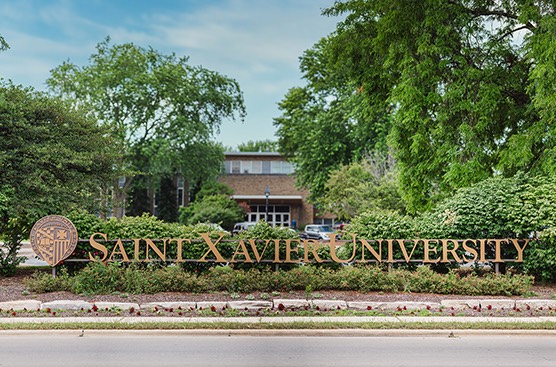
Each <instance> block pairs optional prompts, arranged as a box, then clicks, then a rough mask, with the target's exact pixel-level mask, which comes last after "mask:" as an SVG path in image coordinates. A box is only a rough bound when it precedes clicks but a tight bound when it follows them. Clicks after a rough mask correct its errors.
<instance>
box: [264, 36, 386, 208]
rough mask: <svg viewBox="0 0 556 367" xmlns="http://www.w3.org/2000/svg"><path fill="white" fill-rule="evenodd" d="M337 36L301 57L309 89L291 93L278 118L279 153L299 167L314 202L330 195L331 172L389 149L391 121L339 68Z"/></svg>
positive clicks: (298, 174)
mask: <svg viewBox="0 0 556 367" xmlns="http://www.w3.org/2000/svg"><path fill="white" fill-rule="evenodd" d="M332 41H334V39H333V38H323V39H322V40H321V41H320V42H319V43H317V44H316V45H315V46H314V47H313V48H312V49H311V50H308V51H306V52H305V53H304V55H303V57H302V58H301V66H300V68H301V70H302V72H303V75H304V78H305V79H306V80H307V85H306V86H305V87H295V88H292V89H290V90H289V91H288V93H287V94H286V96H285V98H284V100H282V101H281V102H280V103H279V109H280V110H281V112H282V115H281V116H280V117H278V118H275V119H274V125H275V126H276V127H277V132H276V135H277V136H278V138H279V139H278V145H279V151H280V152H281V153H282V154H284V155H285V156H286V157H287V158H288V159H289V160H290V161H291V162H292V163H294V165H295V171H296V180H297V183H298V184H299V185H300V186H302V187H307V188H309V190H310V192H311V198H312V199H313V201H318V199H319V198H320V197H322V195H323V194H324V193H325V185H326V182H327V181H328V177H329V174H330V172H331V171H332V170H334V169H337V168H338V167H340V165H346V164H349V163H350V162H354V161H358V160H360V159H361V158H363V157H364V156H365V155H366V154H368V153H369V152H373V151H376V152H386V151H387V148H386V133H387V131H388V128H387V126H388V121H387V120H386V119H385V116H386V114H385V113H384V111H382V110H380V109H377V108H374V107H373V108H369V106H371V104H369V103H366V102H365V101H366V99H367V95H366V94H365V93H362V90H361V89H360V84H359V83H358V81H356V80H352V79H351V78H350V75H348V74H346V70H347V68H345V67H338V63H337V60H336V57H337V56H336V55H335V52H336V50H335V43H334V42H332Z"/></svg>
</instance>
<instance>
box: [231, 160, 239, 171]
mask: <svg viewBox="0 0 556 367" xmlns="http://www.w3.org/2000/svg"><path fill="white" fill-rule="evenodd" d="M231 163H232V164H231V167H232V172H231V173H236V174H237V173H240V172H241V161H232V162H231Z"/></svg>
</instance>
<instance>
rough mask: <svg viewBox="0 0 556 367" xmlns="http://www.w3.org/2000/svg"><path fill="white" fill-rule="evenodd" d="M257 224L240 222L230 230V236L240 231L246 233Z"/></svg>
mask: <svg viewBox="0 0 556 367" xmlns="http://www.w3.org/2000/svg"><path fill="white" fill-rule="evenodd" d="M255 224H257V222H240V223H236V224H235V225H234V229H233V230H232V234H234V235H235V234H238V233H239V232H241V231H247V230H248V229H250V228H251V227H253V226H254V225H255Z"/></svg>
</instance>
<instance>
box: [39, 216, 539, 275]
mask: <svg viewBox="0 0 556 367" xmlns="http://www.w3.org/2000/svg"><path fill="white" fill-rule="evenodd" d="M200 236H201V239H188V238H164V239H148V238H135V239H129V240H122V239H113V240H110V239H109V238H108V236H107V235H106V234H105V233H95V234H93V235H91V236H90V238H89V239H88V240H86V241H87V242H88V244H89V246H90V249H89V251H88V252H87V257H88V260H90V261H100V262H109V261H122V262H132V261H135V262H151V261H164V262H167V261H169V262H175V263H183V262H198V263H206V262H215V263H239V262H241V263H276V264H284V263H286V264H287V263H290V264H291V263H302V262H303V263H323V262H325V261H328V262H330V261H331V262H336V263H370V262H379V263H388V264H390V263H395V262H407V263H409V262H422V263H425V264H427V263H428V264H433V263H449V262H458V263H465V262H475V261H478V262H494V263H502V262H523V252H524V250H525V248H526V247H527V245H528V243H529V241H530V240H529V239H464V240H461V239H457V240H456V239H411V240H405V239H374V240H369V239H361V238H358V237H357V235H355V234H354V235H351V239H349V240H347V241H339V240H338V239H337V238H336V235H335V234H333V235H331V236H330V241H329V242H327V243H320V242H319V241H316V240H309V239H283V240H277V239H247V240H246V239H239V240H225V239H224V238H225V234H223V233H222V234H219V237H218V238H213V237H211V235H210V234H209V233H201V234H200ZM76 243H77V231H76V230H75V227H74V226H73V224H72V223H71V222H70V221H69V220H68V219H67V218H64V217H60V216H48V217H45V218H43V219H41V220H39V221H38V222H37V224H35V226H34V227H33V230H32V231H31V245H32V247H33V249H34V250H35V253H36V254H37V255H38V256H40V257H41V258H42V259H43V260H45V261H47V262H48V263H49V264H50V265H51V266H55V265H57V264H58V263H59V262H60V261H62V260H63V259H65V258H67V257H68V256H70V255H71V253H72V252H73V250H74V249H75V244H76ZM108 244H111V245H108ZM126 244H127V246H126ZM199 244H200V245H201V246H202V247H203V249H202V251H201V253H202V255H201V256H200V257H198V258H195V259H190V258H186V256H184V252H185V250H187V247H188V246H192V245H196V246H199ZM72 246H73V247H72ZM224 246H226V247H227V248H228V249H230V248H231V250H229V251H226V252H225V251H223V247H224ZM342 246H347V247H346V249H345V250H348V251H343V252H344V255H343V258H340V256H339V254H338V249H339V248H340V247H342ZM322 248H324V254H323V251H319V250H321V249H322ZM327 249H328V250H327ZM225 253H227V254H228V255H225ZM506 253H511V254H512V258H505V257H504V254H506ZM169 254H172V256H171V257H170V256H169ZM326 254H327V255H328V256H329V259H326V260H325V259H323V256H325V255H326ZM417 254H419V255H417Z"/></svg>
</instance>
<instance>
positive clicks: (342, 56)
mask: <svg viewBox="0 0 556 367" xmlns="http://www.w3.org/2000/svg"><path fill="white" fill-rule="evenodd" d="M555 13H556V9H555V6H554V3H553V2H551V1H538V2H532V1H529V0H512V1H495V0H442V1H438V0H423V1H416V0H415V1H407V0H346V1H337V2H335V3H334V5H333V6H331V7H330V8H328V9H326V10H325V11H324V14H325V15H330V16H337V15H342V16H343V17H344V20H343V21H341V22H340V23H339V24H338V26H337V29H336V31H335V32H334V33H332V34H331V35H330V36H328V37H327V38H325V39H324V40H323V41H321V42H319V43H318V44H317V45H315V46H314V47H313V49H312V50H309V51H307V52H306V55H309V54H311V53H314V54H317V55H320V56H323V58H322V57H319V58H317V59H315V60H317V61H318V62H315V63H314V65H316V66H315V67H314V69H306V68H305V69H304V60H306V56H305V59H302V63H301V65H302V66H301V68H302V70H314V71H312V72H311V73H309V74H308V75H312V76H313V79H310V78H308V81H309V84H308V87H307V88H305V90H306V91H307V92H308V96H307V97H305V99H308V100H310V99H317V98H322V97H321V91H325V92H327V93H326V97H327V98H328V100H331V99H332V100H334V101H338V100H339V98H337V97H336V96H335V95H334V94H332V93H330V92H329V91H331V90H333V89H332V87H337V85H338V83H336V81H337V80H343V84H344V85H346V86H347V87H348V88H347V90H349V89H351V90H352V93H351V95H356V94H354V93H353V90H357V91H358V92H360V94H361V95H362V102H361V103H360V104H357V107H358V110H362V111H367V115H366V116H367V117H368V118H366V119H360V120H359V121H360V123H361V124H362V126H364V127H363V128H362V129H361V130H363V131H365V128H366V129H370V130H377V129H378V130H380V129H383V128H384V127H385V128H386V129H387V131H388V143H389V145H390V147H391V148H392V150H393V152H394V155H395V158H396V164H397V166H398V169H399V173H400V175H399V177H400V187H401V192H402V193H403V195H404V198H405V200H406V201H407V202H408V204H409V209H410V210H413V211H416V210H421V209H424V208H427V207H430V206H431V205H432V203H434V202H435V200H438V199H441V198H442V197H444V196H447V195H448V194H450V193H451V192H453V191H454V190H456V189H457V188H459V187H464V186H468V185H471V184H473V183H475V182H479V181H481V180H484V179H485V178H487V177H490V176H493V175H499V174H501V175H505V176H512V175H514V174H516V173H517V172H519V171H520V170H523V171H532V172H538V173H544V174H553V173H554V172H555V168H556V164H555V163H556V161H555V159H556V154H555V153H556V151H555V149H556V148H555V146H556V145H555V140H554V136H555V135H556V134H555V131H554V118H555V117H556V115H555V112H554V111H555V108H554V107H556V97H555V95H556V94H555V93H554V87H553V86H554V85H555V84H554V82H556V72H555V71H554V63H555V57H554V55H556V52H555V50H556V41H555V38H554V37H553V35H554V32H555V31H556V15H555ZM323 45H324V46H325V47H323ZM331 70H332V71H333V72H334V73H331V72H330V71H331ZM336 75H342V76H343V77H344V78H343V79H338V78H335V77H334V78H332V76H336ZM317 81H318V82H319V84H317V83H316V82H317ZM316 87H319V88H320V89H317V88H316ZM290 93H291V92H290ZM288 96H289V95H288ZM287 99H288V98H287ZM326 107H327V105H323V106H322V107H320V109H319V111H317V112H319V113H320V111H322V110H324V109H325V108H326ZM310 113H311V114H315V113H314V112H307V109H304V110H301V112H299V113H298V115H296V116H298V117H296V118H297V119H298V120H299V122H298V123H293V122H292V124H293V125H295V128H296V129H298V131H301V130H302V129H303V127H302V126H301V125H302V124H304V123H306V122H307V121H308V120H311V119H307V118H306V116H308V115H309V114H310ZM382 114H384V115H383V116H385V118H383V119H381V115H382ZM286 117H288V116H286ZM289 120H290V122H291V121H293V118H291V117H290V118H289ZM313 120H314V119H313ZM384 121H387V124H384V123H383V122H384ZM334 123H335V124H338V121H334ZM281 125H282V124H281ZM284 126H285V125H284ZM329 126H330V127H332V126H335V125H334V124H333V123H331V124H330V125H329ZM305 127H308V126H307V125H306V126H305ZM288 129H289V130H292V129H291V128H288ZM288 129H286V131H289V130H288ZM350 142H351V145H347V146H348V148H347V149H348V152H350V151H357V150H358V149H361V146H360V145H359V144H357V143H356V141H355V140H350ZM291 148H294V146H288V142H286V141H282V142H281V149H284V150H286V151H288V150H289V151H291V152H294V150H292V149H291ZM311 151H312V152H315V153H316V152H317V151H318V150H316V149H314V150H311ZM295 154H298V156H301V154H302V153H295ZM349 154H352V153H349ZM349 154H348V156H349ZM321 156H322V155H321ZM345 157H346V156H345V155H342V154H338V155H337V157H336V161H335V162H336V163H344V162H345ZM298 167H302V165H298Z"/></svg>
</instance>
